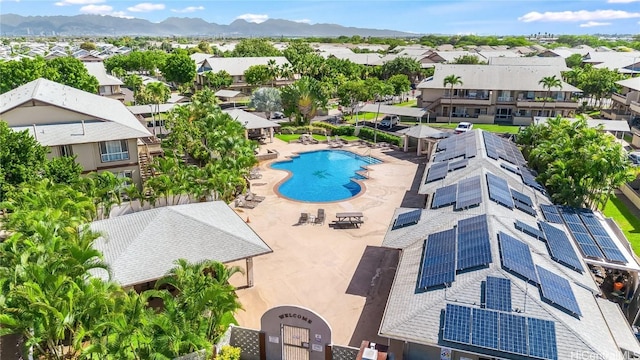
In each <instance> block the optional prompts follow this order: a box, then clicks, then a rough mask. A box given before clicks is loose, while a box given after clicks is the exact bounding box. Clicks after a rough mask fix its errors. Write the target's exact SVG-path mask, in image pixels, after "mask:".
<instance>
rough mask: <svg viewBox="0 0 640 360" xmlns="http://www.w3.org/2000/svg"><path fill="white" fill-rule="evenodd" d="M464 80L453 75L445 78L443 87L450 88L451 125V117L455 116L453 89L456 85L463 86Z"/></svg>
mask: <svg viewBox="0 0 640 360" xmlns="http://www.w3.org/2000/svg"><path fill="white" fill-rule="evenodd" d="M462 84H463V82H462V79H461V78H460V76H457V75H454V74H451V75H448V76H446V77H445V78H444V81H443V83H442V85H443V86H444V87H447V86H450V88H449V124H451V116H452V115H453V87H454V86H456V85H462Z"/></svg>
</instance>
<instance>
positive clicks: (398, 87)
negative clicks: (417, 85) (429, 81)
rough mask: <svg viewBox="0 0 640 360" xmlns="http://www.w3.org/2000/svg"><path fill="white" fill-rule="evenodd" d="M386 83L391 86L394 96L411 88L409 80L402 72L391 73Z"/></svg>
mask: <svg viewBox="0 0 640 360" xmlns="http://www.w3.org/2000/svg"><path fill="white" fill-rule="evenodd" d="M387 83H388V84H389V85H391V86H392V87H393V95H396V96H400V95H402V94H403V93H405V92H407V91H409V90H411V81H409V79H408V78H407V76H406V75H404V74H398V75H393V76H392V77H390V78H389V79H388V80H387Z"/></svg>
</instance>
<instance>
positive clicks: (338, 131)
mask: <svg viewBox="0 0 640 360" xmlns="http://www.w3.org/2000/svg"><path fill="white" fill-rule="evenodd" d="M355 131H356V128H355V127H353V126H334V129H333V130H332V131H331V134H332V135H338V136H353V133H354V132H355Z"/></svg>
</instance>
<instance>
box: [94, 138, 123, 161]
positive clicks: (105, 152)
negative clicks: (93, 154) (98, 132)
mask: <svg viewBox="0 0 640 360" xmlns="http://www.w3.org/2000/svg"><path fill="white" fill-rule="evenodd" d="M100 159H101V160H102V162H111V161H121V160H129V149H128V148H127V140H115V141H103V142H101V143H100Z"/></svg>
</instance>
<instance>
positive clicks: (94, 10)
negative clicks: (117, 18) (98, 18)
mask: <svg viewBox="0 0 640 360" xmlns="http://www.w3.org/2000/svg"><path fill="white" fill-rule="evenodd" d="M80 12H81V13H83V14H96V15H109V14H110V13H111V12H113V6H109V5H86V6H83V7H81V8H80Z"/></svg>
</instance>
